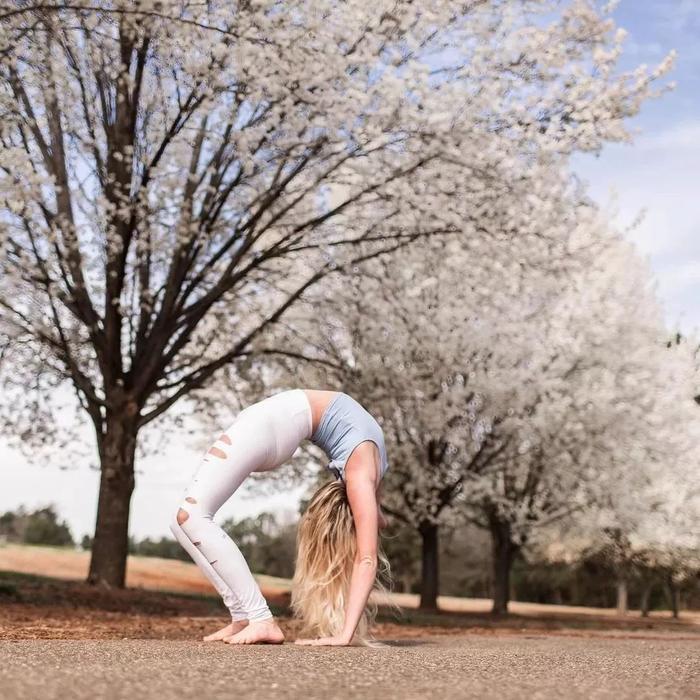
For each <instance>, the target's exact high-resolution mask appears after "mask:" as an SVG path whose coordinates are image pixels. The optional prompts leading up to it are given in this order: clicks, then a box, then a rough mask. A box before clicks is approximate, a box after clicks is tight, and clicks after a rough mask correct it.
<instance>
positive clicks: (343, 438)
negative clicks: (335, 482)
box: [311, 392, 389, 479]
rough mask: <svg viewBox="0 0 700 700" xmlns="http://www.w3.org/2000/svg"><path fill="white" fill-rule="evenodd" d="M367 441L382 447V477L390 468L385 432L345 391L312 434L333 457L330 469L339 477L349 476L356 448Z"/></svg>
mask: <svg viewBox="0 0 700 700" xmlns="http://www.w3.org/2000/svg"><path fill="white" fill-rule="evenodd" d="M365 440H369V441H371V442H373V443H374V444H375V445H376V446H377V448H378V449H379V455H380V478H381V477H383V476H384V474H385V473H386V470H387V469H388V468H389V462H388V460H387V456H386V446H385V445H384V433H383V432H382V429H381V427H380V425H379V423H377V421H376V420H375V419H374V418H373V417H372V416H371V415H370V414H369V413H368V412H367V411H366V410H365V409H364V408H363V407H362V406H361V405H360V404H359V403H358V402H357V401H355V399H353V398H352V397H350V396H348V395H347V394H344V393H342V392H341V393H339V394H338V395H337V396H335V397H334V398H333V399H332V400H331V402H330V403H329V404H328V406H327V407H326V410H325V411H324V412H323V415H322V416H321V420H320V421H319V424H318V426H317V428H316V430H314V432H313V435H312V436H311V442H313V443H314V445H318V446H319V447H320V448H321V449H322V450H323V451H324V452H325V453H326V454H327V455H328V457H330V460H331V461H330V463H329V464H328V469H330V470H331V471H332V472H333V473H334V474H335V475H336V478H339V479H344V478H345V464H346V463H347V461H348V458H349V457H350V455H351V454H352V451H353V450H354V449H355V448H356V447H357V446H358V445H359V444H360V443H361V442H364V441H365Z"/></svg>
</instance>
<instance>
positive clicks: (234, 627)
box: [203, 620, 248, 642]
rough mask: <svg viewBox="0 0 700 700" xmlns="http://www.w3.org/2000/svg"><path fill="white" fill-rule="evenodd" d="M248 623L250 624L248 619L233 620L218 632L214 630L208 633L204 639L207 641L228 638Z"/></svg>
mask: <svg viewBox="0 0 700 700" xmlns="http://www.w3.org/2000/svg"><path fill="white" fill-rule="evenodd" d="M247 625H248V620H239V621H238V622H232V623H231V624H230V625H226V627H222V628H221V629H220V630H219V631H218V632H214V633H213V634H208V635H207V636H206V637H204V638H203V639H204V641H205V642H218V641H219V640H223V639H226V638H228V637H232V636H233V635H234V634H237V633H238V632H240V631H241V630H242V629H245V627H246V626H247Z"/></svg>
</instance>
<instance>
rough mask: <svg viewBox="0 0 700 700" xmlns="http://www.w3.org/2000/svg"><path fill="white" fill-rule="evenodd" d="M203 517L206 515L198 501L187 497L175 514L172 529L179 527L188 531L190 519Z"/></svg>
mask: <svg viewBox="0 0 700 700" xmlns="http://www.w3.org/2000/svg"><path fill="white" fill-rule="evenodd" d="M202 515H204V513H203V512H202V507H201V505H200V504H199V502H198V501H197V499H196V498H193V497H192V496H187V497H186V498H185V500H184V501H183V502H182V503H181V504H180V507H179V508H178V509H177V513H176V514H175V518H174V521H173V523H172V526H171V527H179V528H180V529H182V530H185V531H186V530H187V525H188V523H189V521H190V518H192V517H196V516H202Z"/></svg>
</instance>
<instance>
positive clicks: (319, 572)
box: [292, 481, 390, 645]
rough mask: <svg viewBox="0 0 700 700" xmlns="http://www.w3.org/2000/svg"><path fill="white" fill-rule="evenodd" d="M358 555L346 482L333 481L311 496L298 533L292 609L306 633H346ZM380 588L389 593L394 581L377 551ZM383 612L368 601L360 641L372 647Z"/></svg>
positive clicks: (379, 550)
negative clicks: (372, 633)
mask: <svg viewBox="0 0 700 700" xmlns="http://www.w3.org/2000/svg"><path fill="white" fill-rule="evenodd" d="M356 552H357V541H356V538H355V523H354V520H353V517H352V511H351V510H350V503H349V502H348V496H347V492H346V490H345V484H344V483H343V482H342V481H332V482H329V483H327V484H324V485H323V486H321V488H319V489H318V490H317V491H316V493H315V494H314V495H313V497H312V498H311V501H310V502H309V505H308V507H307V509H306V511H305V512H304V515H303V516H302V518H301V521H300V522H299V529H298V531H297V560H296V566H295V571H294V580H293V586H292V610H293V611H294V615H295V617H297V618H300V619H301V621H302V624H303V629H302V634H305V635H311V636H318V637H333V636H335V635H337V634H340V632H341V631H342V628H343V624H344V621H345V606H346V604H347V600H348V593H349V590H350V578H351V576H352V568H353V564H354V561H355V554H356ZM377 573H378V576H377V578H376V579H375V584H374V588H375V589H376V590H379V591H382V592H386V590H387V589H386V586H385V585H384V583H383V582H382V581H385V582H386V583H387V584H388V583H389V581H390V569H389V561H388V560H387V558H386V555H385V554H384V552H382V551H381V548H378V551H377ZM376 613H377V604H376V602H375V601H373V600H371V599H370V601H368V604H367V607H366V608H365V611H364V613H363V615H362V618H361V619H360V622H359V624H358V626H357V630H356V632H355V640H356V641H357V642H359V643H361V644H365V645H368V644H371V643H372V638H371V636H370V627H371V625H372V623H373V621H374V618H375V616H376Z"/></svg>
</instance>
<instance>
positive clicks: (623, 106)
mask: <svg viewBox="0 0 700 700" xmlns="http://www.w3.org/2000/svg"><path fill="white" fill-rule="evenodd" d="M549 10H550V4H549V3H548V2H544V1H541V2H540V1H538V0H531V1H529V2H525V3H523V2H520V0H518V1H515V0H467V1H466V2H464V3H460V4H459V5H458V6H455V4H454V3H452V2H449V1H448V0H436V1H435V2H431V3H430V7H429V8H427V7H423V6H419V4H416V3H409V2H400V3H396V2H393V1H392V2H388V1H387V2H384V0H380V1H379V2H378V3H372V4H368V3H366V2H362V1H360V0H351V1H350V2H344V3H337V2H334V0H313V2H289V3H284V5H281V4H279V3H277V2H275V1H274V0H257V1H255V2H248V1H245V2H238V3H230V2H223V1H217V0H214V1H213V2H207V3H199V2H196V3H195V2H189V1H187V0H186V1H185V2H181V1H178V2H174V0H158V2H156V1H155V0H142V1H140V2H137V3H134V2H126V1H125V0H112V1H111V2H105V3H101V4H100V6H99V8H95V7H83V6H76V5H74V4H71V3H54V4H52V5H50V6H47V5H46V4H40V3H36V4H33V3H22V4H16V5H12V6H10V7H9V8H8V7H7V6H3V7H2V8H0V112H1V114H2V123H1V124H0V139H1V143H2V149H1V150H0V201H1V202H2V206H3V214H2V217H0V332H1V333H2V337H1V342H2V358H3V361H4V364H3V370H2V382H3V387H4V396H5V397H9V398H7V400H6V402H5V409H6V410H5V412H4V418H5V420H4V421H3V423H4V427H5V428H6V432H8V433H10V434H11V435H14V436H20V438H21V442H22V443H24V445H25V446H28V445H29V446H31V445H36V444H37V441H36V440H35V441H32V437H34V438H37V440H44V441H46V440H50V439H51V437H52V436H51V431H52V428H53V427H54V426H56V425H60V423H58V422H57V421H56V420H54V419H53V418H52V416H51V415H48V414H47V415H44V413H46V412H47V411H48V410H49V408H50V404H48V403H47V402H46V401H44V400H43V397H45V396H46V395H47V394H51V393H52V392H53V391H54V389H55V388H56V387H57V386H61V385H67V386H70V387H72V390H73V391H74V394H75V397H76V399H77V401H78V403H79V406H80V407H81V409H82V410H83V411H84V415H85V416H86V417H87V419H88V420H89V421H90V423H91V424H92V426H93V427H94V432H95V436H96V443H97V451H98V454H99V461H100V467H101V482H100V493H99V503H98V512H97V525H96V532H95V538H94V545H93V552H92V560H91V565H90V574H89V578H90V580H91V581H95V582H97V581H103V582H106V583H108V584H111V585H117V586H120V585H123V582H124V573H125V561H126V551H127V531H128V519H129V504H130V498H131V493H132V490H133V487H134V460H135V455H136V448H137V446H138V444H139V442H140V436H142V434H143V433H142V431H143V429H144V428H145V426H147V425H149V424H152V422H153V421H154V420H155V419H163V418H165V417H167V416H169V415H172V413H171V408H172V407H173V406H175V405H176V404H177V403H178V402H179V401H180V400H181V399H183V398H184V397H187V396H189V395H191V394H192V393H193V392H196V391H197V390H198V389H200V388H201V387H203V386H205V385H206V384H207V383H209V382H211V381H212V380H213V379H214V378H215V376H216V373H217V372H218V371H219V370H221V369H222V368H224V367H226V366H228V365H230V364H232V363H234V364H235V363H236V362H238V361H240V360H241V359H242V358H246V357H250V353H251V347H252V344H253V342H254V341H255V340H256V339H257V338H258V337H260V335H261V334H262V333H263V332H264V331H265V329H267V328H269V327H270V326H271V325H273V324H275V323H277V322H279V321H280V319H281V318H282V317H283V315H284V314H285V313H286V312H287V311H288V310H289V309H290V308H291V307H292V306H293V305H294V304H295V303H296V301H297V300H298V299H299V297H300V296H301V295H302V294H303V293H304V291H305V290H307V289H309V288H311V287H312V285H313V284H315V283H316V282H317V281H318V280H320V279H322V278H323V277H324V276H325V275H326V274H328V273H329V272H332V271H338V270H342V269H352V267H353V265H355V264H356V263H358V262H361V261H363V260H367V259H371V258H372V257H373V256H376V255H378V254H380V253H387V254H388V253H390V252H391V251H393V250H395V249H397V248H400V247H402V246H404V245H406V244H408V243H410V242H412V241H415V240H417V239H420V238H421V237H425V236H428V235H430V234H432V233H444V232H456V231H465V230H466V231H467V233H466V234H465V235H471V234H472V233H474V231H476V230H482V229H488V219H489V212H488V210H478V209H476V208H475V209H474V210H473V212H472V215H471V217H470V220H471V221H472V222H475V221H478V222H479V224H478V226H473V227H471V228H469V227H468V228H467V229H465V227H464V226H463V217H462V215H461V212H463V211H464V207H463V205H464V204H465V203H466V204H468V203H469V202H470V201H472V202H474V204H478V202H480V201H481V191H482V190H483V189H484V188H489V189H490V190H491V191H492V193H493V194H494V196H502V197H503V198H507V196H508V194H509V193H510V192H511V191H512V189H513V187H512V186H513V183H514V181H515V180H514V179H515V178H517V177H518V173H519V171H520V169H521V166H522V163H521V160H522V158H523V157H527V156H528V154H529V153H530V152H531V149H534V150H535V151H537V152H540V153H544V152H547V151H551V152H552V153H566V152H570V151H572V150H574V149H587V150H594V149H596V148H598V147H599V146H600V145H601V144H602V143H603V142H604V141H606V140H620V139H624V138H626V130H625V126H624V120H625V118H626V117H628V116H630V115H632V114H634V113H635V112H636V111H637V110H638V108H639V106H640V104H641V103H642V101H643V100H644V99H645V98H646V97H648V96H649V95H650V94H651V93H652V91H653V81H654V79H655V78H658V77H659V76H660V75H661V74H662V73H663V71H664V70H665V69H666V68H667V67H668V64H667V62H666V63H664V64H663V65H662V66H660V67H659V68H658V69H656V70H655V71H652V72H648V71H646V70H645V69H640V70H637V71H633V72H630V73H620V72H618V71H617V70H616V65H617V59H618V57H619V54H620V51H621V45H622V41H623V38H624V37H623V36H622V34H621V33H620V32H616V31H615V27H614V26H613V24H612V22H611V20H610V19H609V17H607V15H606V14H605V13H604V12H602V11H598V10H597V9H595V8H594V7H593V6H592V5H591V4H590V3H589V2H586V1H584V0H576V1H574V2H571V3H569V4H568V5H566V6H565V7H564V8H563V9H562V10H561V12H560V13H559V14H558V16H557V17H555V18H554V19H551V21H549V20H548V21H547V22H546V23H545V22H543V21H541V19H538V18H537V15H538V13H546V12H548V11H549ZM449 170H451V171H452V172H453V173H454V172H455V171H459V173H460V175H459V176H458V177H456V178H455V175H451V176H450V178H449V179H448V178H447V177H445V173H447V172H448V171H449ZM455 183H459V185H460V187H459V192H458V194H457V190H456V187H455ZM462 185H464V186H462ZM456 195H457V196H456ZM457 201H459V207H457V206H456V204H455V202H457ZM545 201H546V199H545ZM222 341H223V342H222ZM266 350H267V351H270V352H272V351H275V352H283V351H284V348H280V347H277V348H274V347H273V348H266ZM42 411H43V412H44V413H42ZM61 429H62V430H65V429H66V428H65V426H63V425H61ZM32 449H34V448H32Z"/></svg>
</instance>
